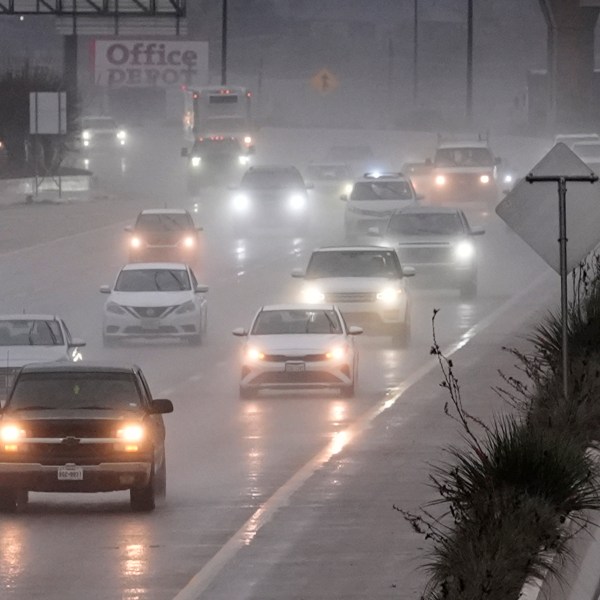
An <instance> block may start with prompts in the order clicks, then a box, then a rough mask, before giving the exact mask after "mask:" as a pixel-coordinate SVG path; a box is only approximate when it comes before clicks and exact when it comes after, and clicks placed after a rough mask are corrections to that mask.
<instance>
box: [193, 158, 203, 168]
mask: <svg viewBox="0 0 600 600" xmlns="http://www.w3.org/2000/svg"><path fill="white" fill-rule="evenodd" d="M191 163H192V167H199V166H200V163H202V157H201V156H192V160H191Z"/></svg>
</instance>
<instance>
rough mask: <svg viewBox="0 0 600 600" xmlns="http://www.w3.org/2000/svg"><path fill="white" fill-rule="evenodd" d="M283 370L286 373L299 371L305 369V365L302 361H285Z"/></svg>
mask: <svg viewBox="0 0 600 600" xmlns="http://www.w3.org/2000/svg"><path fill="white" fill-rule="evenodd" d="M285 370H286V371H287V372H288V373H299V372H300V371H305V370H306V365H305V364H304V363H285Z"/></svg>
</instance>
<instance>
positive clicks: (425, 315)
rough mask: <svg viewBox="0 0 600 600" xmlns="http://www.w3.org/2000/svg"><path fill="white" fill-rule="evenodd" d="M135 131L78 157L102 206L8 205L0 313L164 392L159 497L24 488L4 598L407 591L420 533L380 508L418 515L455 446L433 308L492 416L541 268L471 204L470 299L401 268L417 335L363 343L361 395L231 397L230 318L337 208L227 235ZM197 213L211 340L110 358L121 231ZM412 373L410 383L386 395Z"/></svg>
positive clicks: (1, 557)
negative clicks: (290, 224) (149, 216)
mask: <svg viewBox="0 0 600 600" xmlns="http://www.w3.org/2000/svg"><path fill="white" fill-rule="evenodd" d="M347 135H350V134H347ZM355 135H356V134H355ZM140 136H141V137H140V138H139V139H138V140H137V143H136V147H135V148H134V149H133V150H132V151H131V152H129V153H128V154H127V155H126V156H124V157H115V156H106V155H104V156H98V157H96V159H95V160H97V165H96V166H95V165H94V164H91V165H90V168H92V169H95V170H97V172H98V174H99V179H100V185H104V186H105V187H106V189H107V190H108V191H110V194H109V195H108V197H107V199H106V200H96V201H93V202H90V203H86V204H69V205H57V206H45V205H44V206H42V205H40V206H35V205H34V206H15V207H10V208H3V209H2V211H1V216H2V219H1V221H0V280H1V281H2V282H3V285H2V290H3V293H2V295H1V297H0V311H1V312H13V311H16V312H20V311H22V310H26V311H28V312H56V313H59V314H61V315H62V316H63V317H64V318H65V319H66V321H67V323H68V324H69V327H70V329H71V330H72V332H73V334H74V335H76V336H78V337H83V338H84V339H86V340H87V342H88V345H87V346H86V348H85V357H86V358H90V359H110V360H116V361H134V362H136V363H138V364H140V365H141V366H142V368H143V369H144V372H145V373H146V375H147V378H148V380H149V382H150V386H151V388H152V390H153V392H154V395H155V396H156V397H169V398H171V399H172V400H173V402H174V404H175V412H174V413H173V414H172V415H168V416H166V418H165V420H166V424H167V461H168V499H167V502H166V503H165V504H164V505H162V506H160V507H158V508H157V510H156V511H155V512H154V513H152V514H147V515H139V514H133V513H131V512H130V511H129V505H128V496H127V494H126V493H114V494H101V495H50V494H32V495H31V502H30V504H29V505H28V506H27V507H26V509H25V510H24V511H23V512H21V513H19V514H17V515H10V516H6V515H5V516H2V520H1V523H2V526H1V527H0V590H2V593H1V594H0V595H1V597H2V598H4V597H7V598H11V599H15V600H30V599H33V598H44V600H58V599H59V598H60V599H64V598H83V597H85V598H86V599H88V600H100V599H117V598H118V599H122V600H135V599H139V600H159V599H160V600H163V599H169V598H174V597H176V596H177V594H179V596H177V598H178V600H188V599H190V600H191V599H192V598H202V599H211V600H213V599H214V600H221V598H223V600H224V599H225V598H236V600H239V599H241V598H248V599H250V598H253V599H254V598H256V599H257V600H258V599H262V600H264V599H267V598H314V599H317V598H353V597H356V598H359V597H361V598H364V597H370V598H378V597H380V598H398V597H401V598H413V597H414V598H416V597H418V591H419V586H420V585H421V584H422V581H423V574H422V573H420V572H418V571H416V570H415V569H416V567H417V566H418V564H419V563H418V557H419V548H420V547H421V546H422V542H421V540H420V539H419V538H418V537H417V536H416V535H415V534H413V533H412V532H411V531H410V529H409V528H408V526H407V525H406V524H405V523H404V522H403V521H402V519H401V517H400V515H399V513H397V512H395V511H393V508H392V505H393V504H399V505H402V506H403V507H406V508H414V507H416V506H417V505H418V504H420V503H421V502H422V501H423V500H425V499H426V498H427V497H428V494H429V493H430V492H429V491H428V489H427V488H426V487H425V486H424V485H423V483H424V482H425V481H426V476H427V469H426V467H424V464H425V462H426V461H428V460H437V459H439V458H441V457H442V454H441V451H440V446H441V445H442V444H443V443H444V442H445V441H446V440H449V439H453V438H454V437H455V427H454V426H453V424H452V423H451V422H450V423H449V419H447V418H445V417H444V416H443V411H442V406H441V401H440V397H439V394H440V390H439V387H438V381H439V373H438V372H437V371H436V370H435V369H433V370H432V371H430V370H428V369H430V368H431V359H430V356H429V347H430V345H431V315H432V311H433V309H434V308H440V309H441V312H440V313H439V316H438V319H437V335H438V341H439V342H440V345H441V346H442V347H444V348H449V349H451V348H454V347H456V344H458V345H461V344H462V343H464V341H466V339H471V341H470V342H469V344H467V345H466V346H465V347H464V348H463V349H462V350H460V352H459V353H458V354H457V357H456V358H457V364H459V365H463V366H464V368H465V369H469V372H470V374H471V375H470V376H468V377H466V378H465V381H464V386H465V391H469V392H470V393H471V394H472V395H473V402H474V404H473V407H474V410H476V411H481V414H489V412H490V411H491V409H492V408H494V409H497V408H498V401H497V399H495V396H494V394H493V393H492V392H491V391H490V390H489V384H488V381H489V379H490V378H493V377H494V375H495V373H496V369H497V368H498V367H499V366H503V365H504V366H508V367H509V366H510V364H512V360H511V359H510V357H506V356H504V355H502V353H500V352H499V349H500V347H501V345H502V344H503V343H506V338H505V337H504V336H505V335H506V334H507V333H508V332H511V331H512V332H514V331H519V329H518V328H519V327H520V325H521V323H522V322H523V321H524V320H526V319H527V318H528V316H530V314H531V312H530V311H531V310H532V307H534V306H538V305H539V304H540V302H543V301H544V300H545V299H546V298H548V295H549V294H550V295H551V294H552V291H553V289H554V287H555V286H553V283H554V279H553V274H552V273H549V272H548V269H547V268H546V267H545V265H544V263H542V261H541V260H540V259H538V258H537V257H536V256H535V255H533V254H532V252H531V251H530V250H529V249H528V248H527V247H526V246H525V245H524V244H523V243H522V242H520V241H519V240H518V239H517V238H516V237H515V236H513V235H512V234H511V233H510V232H509V231H508V230H507V229H506V228H505V227H504V225H503V224H502V223H501V222H500V221H499V219H497V218H496V217H495V215H487V216H483V215H474V216H473V218H472V224H474V225H482V226H484V227H485V228H486V229H487V233H486V235H485V236H483V237H482V238H479V240H480V242H479V246H480V250H481V262H480V266H479V274H480V293H479V296H478V298H477V299H476V300H474V301H469V302H466V301H461V300H460V299H459V298H458V295H457V294H456V292H454V291H451V290H434V289H428V288H423V287H422V286H420V285H419V283H418V277H415V280H414V284H413V286H412V287H413V288H414V289H413V316H412V322H413V336H412V341H411V344H410V346H409V348H407V349H399V348H396V347H394V346H393V344H392V343H391V342H390V340H389V338H387V337H383V336H372V335H364V336H361V338H359V340H358V344H359V349H360V374H359V379H360V382H359V389H358V393H357V397H356V398H355V399H352V400H341V399H339V398H337V396H335V395H334V394H329V393H321V392H315V393H313V392H310V393H306V392H298V393H289V394H265V395H264V396H261V397H260V398H259V399H257V400H252V401H244V402H240V400H239V399H238V396H237V373H238V370H239V369H238V366H237V347H238V346H237V344H238V343H239V342H236V340H235V338H233V336H231V334H230V331H231V329H233V328H234V327H237V326H247V325H248V323H249V320H250V318H251V317H252V315H253V313H254V312H255V310H256V309H257V308H258V307H259V306H260V305H261V304H264V303H272V302H279V301H286V300H289V301H293V300H295V298H296V296H295V290H296V289H297V288H296V287H295V283H294V280H292V279H291V277H290V275H289V274H290V271H291V270H292V269H293V268H294V267H302V266H304V265H305V263H306V260H307V258H308V255H309V253H310V251H311V250H312V249H313V248H314V247H316V246H319V245H324V244H333V243H339V242H341V241H342V239H343V236H342V216H343V204H342V203H341V202H340V201H339V200H337V199H336V198H332V197H326V196H323V195H322V194H319V193H318V192H315V193H313V201H314V204H315V207H314V215H313V226H312V228H311V230H310V234H309V235H308V236H307V237H304V238H293V237H290V236H289V235H288V234H286V233H285V232H278V231H274V230H269V229H265V230H261V231H260V232H252V234H251V235H248V236H247V237H244V238H236V237H235V236H234V234H233V231H232V228H231V226H230V222H229V218H228V214H227V198H228V191H227V190H226V189H225V188H220V189H214V188H213V189H210V190H207V192H206V193H203V194H202V195H201V196H199V197H196V198H190V197H188V195H187V194H186V192H185V182H184V178H183V176H182V175H183V163H182V160H181V159H180V158H179V152H178V144H179V142H178V139H177V136H176V135H175V134H173V132H170V131H166V132H150V133H148V132H146V133H143V132H142V133H140ZM360 137H364V132H363V133H361V134H360ZM415 139H418V136H415ZM159 141H160V142H161V144H162V145H160V146H159ZM313 142H314V141H313V140H311V143H313ZM415 143H416V142H415ZM421 143H422V142H421ZM263 144H264V148H270V149H271V153H272V155H276V154H278V153H280V152H279V151H278V149H281V148H282V147H285V146H286V145H289V146H290V151H289V152H288V153H287V154H286V156H289V157H290V159H289V160H292V159H293V160H299V159H300V158H302V150H303V148H302V144H298V143H296V145H293V144H292V143H291V141H290V139H289V138H288V137H287V136H286V135H285V132H273V133H272V139H271V140H269V139H267V134H266V133H265V138H264V139H263ZM295 148H299V149H296V150H294V151H292V150H293V149H295ZM142 150H143V151H142ZM304 152H305V156H306V155H307V149H306V148H304ZM267 154H268V152H267V151H266V150H265V151H263V153H262V156H266V155H267ZM262 156H261V153H259V155H258V156H257V158H258V159H259V160H260V159H261V157H262ZM269 158H270V157H268V156H267V158H266V160H268V159H269ZM271 160H273V159H272V158H271ZM531 164H533V162H532V163H531ZM194 204H197V205H198V212H197V213H196V218H197V221H198V224H199V225H202V226H203V227H204V233H203V236H204V242H203V252H204V256H202V257H201V260H200V261H199V265H198V268H197V272H198V278H199V280H200V281H201V282H202V283H207V284H208V285H209V286H210V291H209V333H208V337H207V339H206V341H205V343H204V344H203V346H202V347H200V348H195V347H189V346H187V345H183V344H177V343H171V342H160V341H159V342H148V343H139V342H132V343H131V344H127V345H123V346H121V347H117V348H114V349H113V348H111V349H104V348H103V347H102V342H101V331H100V324H101V309H102V304H103V301H104V299H103V297H102V296H101V295H100V294H99V293H98V288H99V286H100V285H101V284H104V283H107V284H110V283H112V280H113V278H114V276H115V275H116V272H117V269H118V268H119V266H120V265H121V264H122V263H123V262H125V256H126V255H125V234H124V232H123V227H124V226H125V225H127V224H131V222H132V221H133V219H134V218H135V215H136V214H137V212H138V210H140V209H141V208H147V207H154V206H164V205H168V206H183V207H187V208H190V209H192V210H193V206H194ZM479 240H478V241H479ZM540 277H541V279H540ZM532 286H533V287H532ZM519 294H524V295H522V296H520V295H519ZM515 298H517V299H518V300H515ZM521 331H522V330H521ZM465 336H467V337H465ZM498 355H501V358H498ZM498 360H500V361H501V363H502V364H498V362H497V361H498ZM407 383H410V384H415V387H413V388H411V389H410V390H409V391H408V392H406V393H402V394H401V395H400V396H398V392H402V391H403V390H404V388H405V387H406V386H407ZM376 415H379V416H376ZM196 574H198V575H197V577H196V578H195V579H193V580H192V578H193V577H194V576H195V575H196ZM190 580H192V582H191V583H190V584H189V585H188V583H189V582H190ZM186 586H187V587H186ZM182 590H183V591H182Z"/></svg>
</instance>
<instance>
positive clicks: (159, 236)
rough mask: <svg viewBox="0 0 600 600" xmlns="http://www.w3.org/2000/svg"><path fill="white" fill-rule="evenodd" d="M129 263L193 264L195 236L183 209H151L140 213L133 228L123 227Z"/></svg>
mask: <svg viewBox="0 0 600 600" xmlns="http://www.w3.org/2000/svg"><path fill="white" fill-rule="evenodd" d="M125 231H127V232H129V233H130V234H131V237H130V239H129V262H165V261H167V262H172V261H175V262H183V263H186V264H194V262H195V260H196V259H197V258H198V243H199V236H198V232H199V231H202V228H200V227H196V224H195V223H194V219H193V218H192V215H191V214H190V213H189V212H188V211H187V210H185V209H178V208H153V209H148V210H143V211H142V212H141V213H140V214H139V215H138V216H137V219H136V221H135V225H134V226H133V227H126V228H125Z"/></svg>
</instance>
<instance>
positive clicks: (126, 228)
mask: <svg viewBox="0 0 600 600" xmlns="http://www.w3.org/2000/svg"><path fill="white" fill-rule="evenodd" d="M125 231H127V232H128V233H131V232H132V231H133V227H132V226H131V225H127V227H125Z"/></svg>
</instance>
